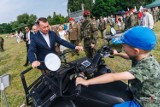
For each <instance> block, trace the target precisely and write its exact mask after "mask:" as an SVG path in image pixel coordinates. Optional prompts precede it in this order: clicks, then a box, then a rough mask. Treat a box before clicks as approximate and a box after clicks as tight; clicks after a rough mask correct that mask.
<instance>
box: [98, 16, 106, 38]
mask: <svg viewBox="0 0 160 107" xmlns="http://www.w3.org/2000/svg"><path fill="white" fill-rule="evenodd" d="M99 30H100V31H101V36H102V37H101V38H102V39H103V38H104V36H106V35H105V34H106V22H105V20H104V19H100V21H99Z"/></svg>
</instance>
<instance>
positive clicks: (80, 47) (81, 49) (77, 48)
mask: <svg viewBox="0 0 160 107" xmlns="http://www.w3.org/2000/svg"><path fill="white" fill-rule="evenodd" d="M75 49H76V50H79V51H83V47H82V46H76V47H75Z"/></svg>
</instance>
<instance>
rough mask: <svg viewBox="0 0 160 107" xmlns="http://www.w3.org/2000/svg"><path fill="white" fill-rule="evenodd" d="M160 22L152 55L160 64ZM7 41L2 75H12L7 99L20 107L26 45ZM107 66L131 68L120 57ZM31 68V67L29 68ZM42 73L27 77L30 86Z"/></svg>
mask: <svg viewBox="0 0 160 107" xmlns="http://www.w3.org/2000/svg"><path fill="white" fill-rule="evenodd" d="M159 28H160V22H158V23H156V25H155V28H154V31H155V33H156V35H157V38H158V42H157V46H156V48H155V50H153V51H152V55H154V56H155V58H156V59H157V60H158V62H159V63H160V52H159V51H160V30H159ZM0 36H1V37H3V38H4V39H5V42H4V48H5V51H4V52H0V75H2V74H5V73H8V74H10V80H11V81H10V82H11V84H10V86H9V87H8V88H6V94H7V99H8V102H9V106H10V107H19V106H20V105H22V104H23V103H25V94H24V90H23V87H22V83H21V79H20V73H21V72H22V71H23V70H25V69H26V68H27V67H23V64H24V63H25V58H26V48H25V43H24V42H21V43H20V44H18V43H17V42H16V38H6V35H0ZM98 42H99V47H100V45H102V44H103V43H102V40H98ZM83 56H84V52H81V56H74V57H71V56H68V57H69V59H70V60H74V59H77V58H80V57H83ZM105 61H106V64H107V66H108V67H110V68H111V69H112V70H113V71H116V72H121V71H125V70H128V69H129V68H130V61H127V60H124V59H122V58H119V57H115V58H112V59H111V58H107V59H105ZM28 67H29V66H28ZM40 74H41V73H40V72H39V71H38V70H36V69H35V70H33V72H30V73H28V74H27V75H26V80H28V84H30V83H32V82H33V81H34V80H35V79H36V78H37V77H38V76H39V75H40ZM0 107H5V102H4V98H3V97H2V99H0Z"/></svg>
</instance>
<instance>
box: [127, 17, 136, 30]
mask: <svg viewBox="0 0 160 107" xmlns="http://www.w3.org/2000/svg"><path fill="white" fill-rule="evenodd" d="M128 20H129V25H128V26H129V28H131V27H134V26H135V23H136V21H135V16H134V14H131V15H130V17H129V19H128Z"/></svg>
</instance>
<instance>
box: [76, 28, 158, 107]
mask: <svg viewBox="0 0 160 107" xmlns="http://www.w3.org/2000/svg"><path fill="white" fill-rule="evenodd" d="M156 41H157V39H156V35H155V34H154V32H153V31H152V30H151V29H149V28H147V27H142V26H137V27H133V28H131V29H129V30H127V31H126V32H125V33H124V35H123V36H122V38H121V39H120V42H121V43H122V45H123V50H124V52H125V53H118V52H117V51H115V50H114V52H113V54H114V56H120V57H123V58H125V59H131V61H132V67H131V68H130V69H129V70H128V71H124V72H121V73H108V74H104V75H101V76H98V77H95V78H92V79H89V80H85V79H82V78H80V77H79V78H77V79H76V84H77V85H78V84H82V85H85V86H88V85H94V84H103V83H109V82H113V81H119V80H128V81H129V88H130V90H131V92H132V94H133V97H134V99H133V100H132V101H128V102H124V103H121V104H116V105H115V106H114V107H141V106H142V107H160V65H159V63H158V62H157V61H156V60H155V58H154V57H153V56H152V55H151V54H150V51H151V50H152V49H154V47H155V46H156ZM131 104H133V105H131Z"/></svg>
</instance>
